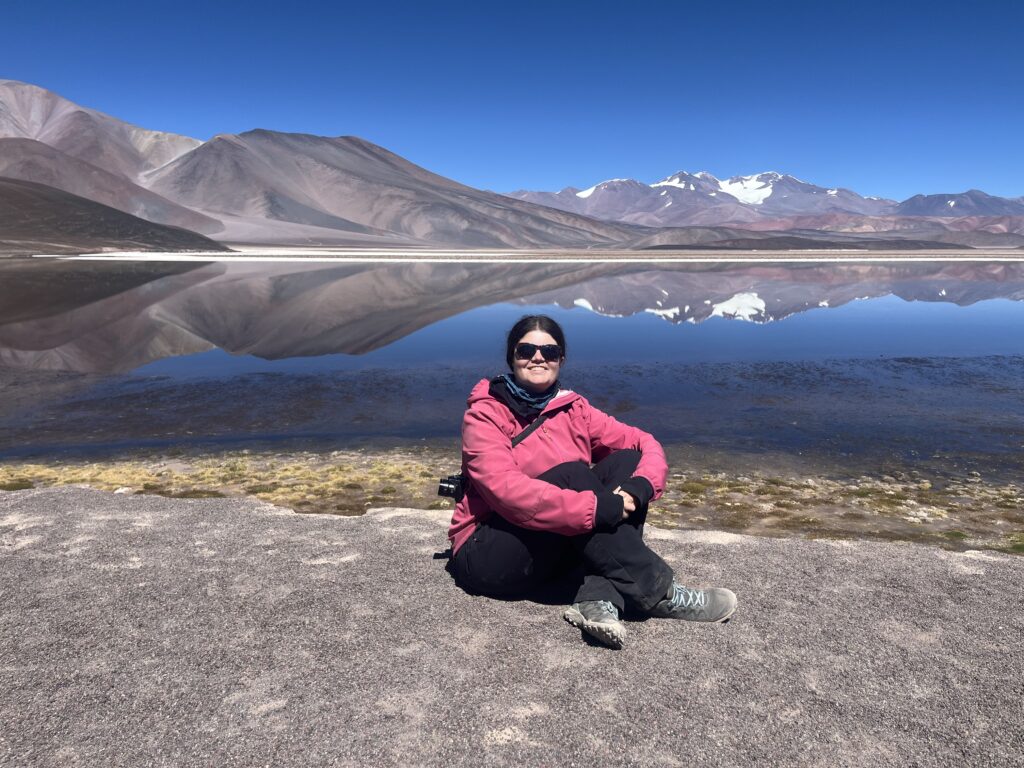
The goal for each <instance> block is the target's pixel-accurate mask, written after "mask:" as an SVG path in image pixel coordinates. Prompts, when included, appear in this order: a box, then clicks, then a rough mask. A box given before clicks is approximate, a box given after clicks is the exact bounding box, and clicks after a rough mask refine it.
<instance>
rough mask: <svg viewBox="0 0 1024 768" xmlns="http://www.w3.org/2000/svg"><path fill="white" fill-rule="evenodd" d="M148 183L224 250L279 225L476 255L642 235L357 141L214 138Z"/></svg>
mask: <svg viewBox="0 0 1024 768" xmlns="http://www.w3.org/2000/svg"><path fill="white" fill-rule="evenodd" d="M143 183H144V184H145V185H146V186H147V187H148V188H149V189H151V190H153V191H154V192H157V193H158V194H160V195H162V196H164V197H167V198H168V199H171V200H174V201H176V202H178V203H180V204H182V205H185V206H188V207H189V208H193V209H195V210H199V211H202V212H204V213H206V214H207V215H210V216H218V217H220V218H221V220H222V221H224V222H225V226H226V234H225V235H224V238H225V239H227V240H231V239H233V238H238V239H244V240H248V239H250V238H251V237H252V236H253V235H254V234H259V233H269V232H270V231H271V230H272V226H273V224H274V222H288V223H292V224H304V225H309V226H314V227H319V228H323V229H335V230H341V231H345V232H355V233H360V234H370V235H390V236H395V235H398V236H400V237H404V238H406V239H408V240H410V241H412V242H420V243H434V244H446V243H458V244H461V245H466V246H477V247H508V246H512V247H520V248H528V247H551V246H564V247H588V246H592V245H612V244H615V243H617V242H621V241H622V240H624V239H626V238H628V237H630V236H632V235H633V234H634V232H635V229H633V228H630V227H627V226H623V225H618V224H609V223H607V222H601V221H596V220H594V219H591V218H587V217H583V216H578V215H575V214H572V213H567V212H563V211H557V210H554V209H552V208H545V207H541V206H537V205H533V204H530V203H524V202H520V201H516V200H512V199H510V198H508V197H506V196H504V195H499V194H496V193H493V192H484V191H481V190H478V189H473V188H472V187H467V186H465V185H463V184H459V183H458V182H455V181H452V180H451V179H446V178H444V177H443V176H438V175H437V174H435V173H431V172H430V171H428V170H426V169H424V168H421V167H420V166H418V165H414V164H413V163H410V162H409V161H408V160H405V159H403V158H401V157H399V156H398V155H396V154H394V153H392V152H389V151H388V150H386V149H384V148H383V147H379V146H377V145H376V144H372V143H371V142H368V141H365V140H364V139H360V138H357V137H354V136H343V137H337V138H326V137H321V136H310V135H306V134H296V133H277V132H274V131H264V130H256V131H248V132H246V133H242V134H239V135H237V136H235V135H224V136H217V137H215V138H213V139H211V140H210V141H208V142H206V143H205V144H204V145H202V146H201V147H197V148H196V149H195V150H193V151H191V152H189V153H187V154H185V155H183V156H181V157H179V158H178V159H176V160H175V161H174V162H171V163H169V164H168V165H166V166H164V167H163V168H161V169H159V170H157V171H154V172H152V173H150V174H149V175H148V176H147V177H146V178H145V180H144V182H143Z"/></svg>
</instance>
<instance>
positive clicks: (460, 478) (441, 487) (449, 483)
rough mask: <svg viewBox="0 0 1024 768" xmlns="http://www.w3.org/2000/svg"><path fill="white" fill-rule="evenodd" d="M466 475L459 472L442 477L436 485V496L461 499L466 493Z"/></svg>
mask: <svg viewBox="0 0 1024 768" xmlns="http://www.w3.org/2000/svg"><path fill="white" fill-rule="evenodd" d="M467 482H468V481H467V479H466V476H465V475H463V474H462V473H461V472H460V473H459V474H457V475H448V477H442V478H441V480H440V481H439V482H438V485H437V495H438V496H450V497H451V498H453V499H455V500H456V501H462V497H463V496H465V495H466V484H467Z"/></svg>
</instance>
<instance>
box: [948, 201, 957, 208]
mask: <svg viewBox="0 0 1024 768" xmlns="http://www.w3.org/2000/svg"><path fill="white" fill-rule="evenodd" d="M946 205H948V206H949V207H950V208H952V207H953V206H954V205H956V200H947V201H946Z"/></svg>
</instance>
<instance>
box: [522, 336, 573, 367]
mask: <svg viewBox="0 0 1024 768" xmlns="http://www.w3.org/2000/svg"><path fill="white" fill-rule="evenodd" d="M538 349H539V350H540V353H541V355H543V356H544V359H545V360H547V361H548V362H549V363H553V362H555V361H556V360H561V359H562V348H561V347H560V346H558V345H557V344H527V343H526V342H525V341H524V342H523V343H522V344H516V360H533V356H534V355H536V354H537V350H538Z"/></svg>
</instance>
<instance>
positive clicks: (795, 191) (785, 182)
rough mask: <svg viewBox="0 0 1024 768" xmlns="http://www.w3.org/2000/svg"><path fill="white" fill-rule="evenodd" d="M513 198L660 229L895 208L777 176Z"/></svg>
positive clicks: (669, 181) (607, 184)
mask: <svg viewBox="0 0 1024 768" xmlns="http://www.w3.org/2000/svg"><path fill="white" fill-rule="evenodd" d="M510 196H511V197H515V198H518V199H520V200H527V201H529V202H534V203H539V204H541V205H549V206H551V207H555V208H561V209H562V210H571V211H573V212H574V213H581V214H583V215H586V216H593V217H595V218H602V219H610V220H614V221H623V222H629V223H631V224H642V225H646V226H660V227H665V226H695V225H717V224H723V225H725V224H737V225H742V224H745V223H752V222H755V221H761V220H763V219H765V218H777V217H782V216H792V215H806V214H825V213H849V214H858V215H869V216H881V215H886V214H888V213H892V212H893V210H894V207H895V206H896V203H895V201H892V200H883V199H880V198H875V197H862V196H861V195H859V194H857V193H856V192H853V191H851V190H849V189H843V188H839V187H837V188H827V187H820V186H818V185H816V184H810V183H808V182H806V181H801V180H800V179H797V178H796V177H794V176H790V175H788V174H782V173H777V172H775V171H767V172H765V173H757V174H753V175H750V176H733V177H731V178H728V179H719V178H717V177H716V176H714V175H713V174H711V173H708V172H707V171H699V172H698V173H689V172H687V171H679V172H677V173H674V174H672V175H671V176H668V177H666V178H664V179H662V180H661V181H656V182H654V183H653V184H644V183H642V182H639V181H636V180H633V179H611V180H609V181H603V182H601V183H600V184H595V185H594V186H592V187H590V188H588V189H584V190H578V189H576V188H574V187H567V188H566V189H563V190H562V191H561V192H529V191H522V190H521V191H518V192H512V193H510Z"/></svg>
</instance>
